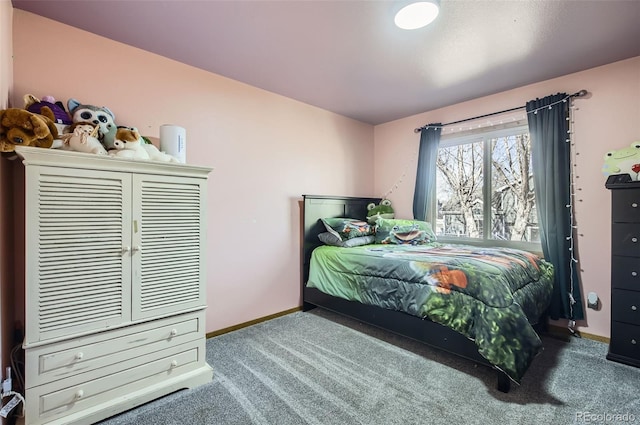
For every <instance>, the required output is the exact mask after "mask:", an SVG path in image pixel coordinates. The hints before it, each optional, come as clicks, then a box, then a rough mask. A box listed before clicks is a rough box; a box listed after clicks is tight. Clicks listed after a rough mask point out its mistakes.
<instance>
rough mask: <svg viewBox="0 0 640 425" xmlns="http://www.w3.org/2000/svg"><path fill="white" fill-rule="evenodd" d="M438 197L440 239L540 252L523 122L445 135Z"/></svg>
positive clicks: (438, 160) (438, 174) (526, 137)
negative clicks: (461, 133)
mask: <svg viewBox="0 0 640 425" xmlns="http://www.w3.org/2000/svg"><path fill="white" fill-rule="evenodd" d="M436 197H437V200H436V202H434V205H435V208H436V211H435V217H436V220H435V228H436V234H437V235H438V239H439V240H445V241H452V240H454V241H459V242H465V243H469V242H470V243H474V242H475V243H480V244H486V245H503V246H513V247H518V248H523V249H535V248H539V246H540V237H539V233H538V217H537V212H536V205H535V196H534V191H533V174H532V168H531V142H530V139H529V129H528V127H527V125H526V123H522V122H518V123H516V124H515V125H514V126H511V127H510V128H504V127H503V128H496V127H494V128H488V129H485V130H484V131H482V132H481V133H478V131H474V132H473V133H472V134H468V133H467V134H463V135H460V134H458V135H453V136H450V137H447V136H443V137H442V138H441V141H440V146H439V148H438V158H437V171H436ZM433 213H434V212H432V214H433Z"/></svg>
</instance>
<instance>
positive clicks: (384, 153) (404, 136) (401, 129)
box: [374, 57, 640, 338]
mask: <svg viewBox="0 0 640 425" xmlns="http://www.w3.org/2000/svg"><path fill="white" fill-rule="evenodd" d="M581 89H586V90H588V91H589V96H588V97H587V98H583V99H576V100H575V102H574V105H575V106H576V110H575V115H574V121H575V122H574V135H573V137H574V138H573V141H574V143H575V146H574V153H575V154H576V155H575V156H574V158H575V176H576V179H575V187H576V189H577V191H576V199H577V202H576V207H575V215H576V224H577V226H578V234H579V237H578V240H577V248H578V252H579V256H580V258H579V260H580V263H579V264H580V271H581V280H582V291H583V298H585V297H586V295H585V294H587V293H588V292H590V291H594V292H596V293H598V295H599V296H600V299H601V303H602V308H601V310H599V311H595V310H592V309H586V320H584V321H581V322H579V323H578V325H579V326H578V330H580V331H582V332H585V333H589V334H592V335H597V336H601V337H605V338H608V337H609V335H610V329H609V326H610V314H611V310H610V305H611V304H610V300H611V297H610V272H611V260H610V247H611V234H610V226H611V224H610V223H611V206H610V205H611V204H610V201H611V195H610V193H609V191H608V190H607V189H606V188H605V187H604V182H605V178H604V177H603V175H602V173H601V171H600V169H601V167H602V164H603V162H604V159H603V157H604V155H605V153H606V152H607V151H609V150H613V149H620V148H623V147H627V146H629V145H630V144H631V143H632V142H634V141H637V140H640V119H639V117H640V57H635V58H632V59H628V60H624V61H620V62H616V63H612V64H609V65H605V66H601V67H597V68H593V69H590V70H586V71H583V72H579V73H575V74H570V75H566V76H563V77H560V78H555V79H552V80H548V81H543V82H540V83H536V84H531V85H528V86H525V87H520V88H517V89H514V90H509V91H506V92H503V93H499V94H496V95H493V96H487V97H482V98H479V99H474V100H470V101H468V102H464V103H459V104H456V105H451V106H448V107H446V108H442V109H438V110H434V111H428V112H425V113H422V114H418V115H413V116H410V117H406V118H403V119H400V120H396V121H393V122H389V123H385V124H382V125H378V126H376V127H375V130H374V134H375V155H374V156H375V187H374V188H375V193H376V194H377V195H383V194H384V193H386V192H387V191H389V190H390V189H393V188H394V187H395V186H396V185H397V188H396V189H393V192H392V193H391V194H390V195H389V198H390V199H391V201H392V202H393V205H394V206H395V210H396V215H397V216H398V217H411V216H412V203H413V188H414V185H415V170H416V164H417V153H418V146H419V140H420V136H419V134H416V133H414V129H415V128H417V127H420V126H422V125H424V124H427V123H430V122H443V123H446V122H452V121H457V120H460V119H465V118H470V117H474V116H478V115H482V114H487V113H491V112H496V111H501V110H505V109H509V108H513V107H516V106H519V105H524V104H525V103H526V102H527V101H529V100H532V99H535V98H538V97H544V96H547V95H550V94H555V93H558V92H565V93H568V94H571V93H575V92H577V91H579V90H581ZM520 115H521V116H522V117H524V115H525V114H524V111H523V112H522V113H520ZM500 118H504V117H492V118H491V119H493V122H496V120H498V119H500ZM480 124H482V125H487V124H488V119H484V120H479V121H476V122H471V123H465V124H462V125H461V126H463V127H464V128H463V129H469V128H471V126H474V127H477V125H480ZM449 130H450V129H447V130H445V132H446V134H449V133H450V131H449ZM403 174H404V177H403ZM585 307H586V301H585ZM553 324H556V325H558V326H566V322H553Z"/></svg>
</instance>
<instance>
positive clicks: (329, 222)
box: [322, 218, 375, 241]
mask: <svg viewBox="0 0 640 425" xmlns="http://www.w3.org/2000/svg"><path fill="white" fill-rule="evenodd" d="M322 223H323V224H324V227H326V228H327V232H329V233H332V234H333V235H335V236H337V237H339V238H340V239H341V240H343V241H346V240H347V239H353V238H358V237H361V236H369V235H373V234H374V230H375V227H374V226H372V225H370V224H369V223H367V222H366V221H362V220H356V219H354V218H323V219H322Z"/></svg>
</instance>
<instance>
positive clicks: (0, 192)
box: [0, 0, 13, 423]
mask: <svg viewBox="0 0 640 425" xmlns="http://www.w3.org/2000/svg"><path fill="white" fill-rule="evenodd" d="M12 19H13V8H12V6H11V2H10V1H8V0H0V109H5V108H6V107H7V106H8V103H9V91H10V89H11V85H12V76H13V72H12V71H13V66H12V62H11V54H12V37H11V29H12ZM3 165H4V161H1V160H0V181H6V173H7V168H6V167H3ZM8 189H9V188H8V187H6V186H5V185H0V200H1V201H0V323H1V325H0V353H2V356H1V360H2V364H0V370H2V371H3V373H2V378H5V376H4V370H5V366H8V365H9V349H8V348H7V349H6V350H5V347H10V346H11V345H12V344H11V339H10V336H11V335H12V333H11V323H12V321H10V320H8V318H7V317H6V316H7V311H8V308H7V307H8V305H9V304H8V303H9V302H10V301H9V298H10V297H9V296H7V291H9V290H10V285H11V283H10V274H9V264H8V260H9V255H8V253H9V252H10V251H9V248H8V238H7V232H8V229H9V228H8V226H6V225H5V223H6V222H7V220H8V217H9V211H8V208H7V207H8V203H7V202H5V200H6V199H7V197H8ZM0 423H4V420H2V422H0Z"/></svg>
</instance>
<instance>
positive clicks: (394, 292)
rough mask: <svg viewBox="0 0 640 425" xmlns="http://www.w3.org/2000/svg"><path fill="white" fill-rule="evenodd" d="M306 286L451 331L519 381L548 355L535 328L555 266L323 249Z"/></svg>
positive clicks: (505, 258)
mask: <svg viewBox="0 0 640 425" xmlns="http://www.w3.org/2000/svg"><path fill="white" fill-rule="evenodd" d="M307 286H308V287H311V288H317V289H318V290H320V291H322V292H324V293H327V294H329V295H332V296H336V297H341V298H344V299H347V300H350V301H358V302H361V303H364V304H369V305H374V306H379V307H382V308H386V309H392V310H398V311H403V312H405V313H408V314H411V315H414V316H418V317H422V318H427V319H429V320H431V321H433V322H436V323H440V324H442V325H444V326H447V327H449V328H452V329H453V330H455V331H457V332H459V333H461V334H463V335H464V336H466V337H467V338H470V339H471V340H473V341H475V344H476V345H477V347H478V351H479V353H480V354H481V355H482V356H483V357H484V358H486V359H487V360H488V361H489V362H490V363H491V364H493V365H494V366H495V367H496V368H498V369H500V370H502V371H503V372H505V373H506V374H507V375H508V376H509V377H510V378H511V379H512V380H513V381H515V382H518V383H519V382H520V380H521V378H522V376H523V375H524V373H525V371H526V370H527V368H528V367H529V365H530V363H531V361H532V360H533V358H534V357H535V356H536V354H538V353H539V352H540V350H541V349H542V342H541V340H540V338H539V337H538V335H537V334H536V332H535V331H534V329H533V327H532V325H534V324H535V323H536V321H537V320H538V318H539V317H540V316H541V314H542V313H543V312H544V310H545V309H546V308H547V306H548V304H549V301H550V298H551V292H552V287H553V267H552V265H551V264H550V263H548V262H546V261H544V260H542V259H541V258H539V257H538V256H536V255H534V254H531V253H529V252H526V251H520V250H515V249H507V248H484V247H474V246H466V245H445V244H441V243H431V244H428V245H417V246H409V245H379V244H376V245H364V246H358V247H352V248H340V247H334V246H320V247H318V248H316V249H315V250H314V251H313V254H312V256H311V263H310V269H309V279H308V281H307Z"/></svg>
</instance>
